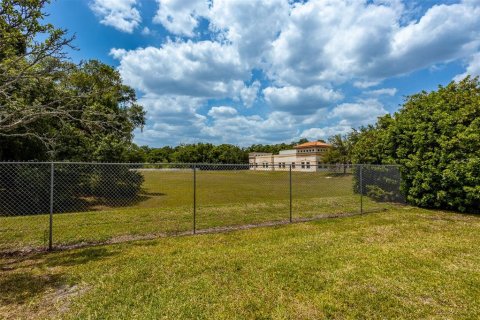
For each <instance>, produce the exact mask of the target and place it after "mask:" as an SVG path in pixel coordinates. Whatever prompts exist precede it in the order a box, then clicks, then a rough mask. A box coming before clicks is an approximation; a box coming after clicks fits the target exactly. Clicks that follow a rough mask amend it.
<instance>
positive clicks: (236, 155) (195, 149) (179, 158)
mask: <svg viewBox="0 0 480 320" xmlns="http://www.w3.org/2000/svg"><path fill="white" fill-rule="evenodd" d="M304 142H308V140H307V139H301V140H299V141H297V142H292V143H289V144H287V143H280V144H271V145H264V144H253V145H251V146H249V147H246V148H241V147H238V146H235V145H232V144H220V145H214V144H211V143H196V144H183V145H179V146H176V147H169V146H166V147H161V148H150V147H146V146H142V147H140V148H138V149H137V153H136V155H137V157H136V159H137V160H139V161H138V162H143V161H145V162H150V163H155V162H156V163H159V162H178V163H248V154H249V153H250V152H269V153H278V152H280V150H285V149H291V148H293V146H295V145H297V144H300V143H304ZM132 157H133V155H132Z"/></svg>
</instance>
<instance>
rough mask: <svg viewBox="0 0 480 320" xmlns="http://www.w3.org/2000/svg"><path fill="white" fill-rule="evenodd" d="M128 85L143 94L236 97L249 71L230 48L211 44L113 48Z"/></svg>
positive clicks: (174, 43) (197, 43) (171, 43)
mask: <svg viewBox="0 0 480 320" xmlns="http://www.w3.org/2000/svg"><path fill="white" fill-rule="evenodd" d="M111 55H112V56H113V57H114V58H116V59H119V61H120V66H119V67H118V69H119V71H120V73H121V74H122V77H123V79H124V80H125V83H126V84H128V85H130V86H133V87H134V88H136V89H137V90H140V91H142V92H144V93H154V94H157V95H161V94H176V95H187V96H194V97H210V98H222V97H234V96H238V95H239V94H240V91H241V90H242V89H243V88H244V81H245V80H248V79H249V78H250V70H249V69H248V67H247V66H246V65H245V64H244V63H243V62H242V61H241V59H240V57H239V55H238V52H237V51H236V50H235V49H234V48H233V47H232V46H229V45H223V44H220V43H217V42H211V41H199V42H192V41H187V42H167V43H165V44H164V45H163V46H162V47H160V48H156V47H147V48H139V49H136V50H131V51H125V50H121V49H112V51H111Z"/></svg>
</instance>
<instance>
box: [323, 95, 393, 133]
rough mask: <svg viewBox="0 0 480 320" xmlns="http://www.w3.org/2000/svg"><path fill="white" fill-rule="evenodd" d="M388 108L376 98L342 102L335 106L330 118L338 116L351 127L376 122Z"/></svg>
mask: <svg viewBox="0 0 480 320" xmlns="http://www.w3.org/2000/svg"><path fill="white" fill-rule="evenodd" d="M386 113H387V110H385V108H384V107H383V104H382V103H380V102H379V101H378V100H376V99H365V100H359V101H357V102H355V103H342V104H339V105H338V106H336V107H335V108H333V110H332V111H331V112H330V114H329V118H337V119H340V120H341V121H343V123H344V124H346V125H349V126H350V127H358V126H362V125H367V124H371V123H375V122H376V120H377V118H378V117H379V116H383V115H385V114H386Z"/></svg>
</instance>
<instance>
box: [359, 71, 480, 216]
mask: <svg viewBox="0 0 480 320" xmlns="http://www.w3.org/2000/svg"><path fill="white" fill-rule="evenodd" d="M353 161H354V162H360V163H392V162H396V163H398V164H401V165H402V168H403V172H402V173H403V175H402V176H403V186H402V188H403V190H404V192H405V194H406V197H407V200H408V201H409V202H410V203H412V204H415V205H418V206H421V207H430V208H445V209H453V210H459V211H461V212H480V83H479V81H478V78H475V79H471V78H470V77H467V78H465V79H464V80H462V81H460V82H452V83H450V84H449V85H448V86H446V87H442V86H440V87H439V88H438V90H437V91H433V92H421V93H419V94H415V95H412V96H410V97H408V98H407V99H406V101H405V103H404V105H403V107H402V108H401V109H400V110H399V112H398V113H396V114H395V115H394V116H393V117H391V116H389V115H387V116H384V117H382V118H380V119H379V121H378V123H377V124H376V125H375V126H371V127H368V128H363V129H361V130H360V132H359V133H358V137H357V143H356V144H355V147H354V150H353Z"/></svg>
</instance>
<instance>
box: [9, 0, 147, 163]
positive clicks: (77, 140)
mask: <svg viewBox="0 0 480 320" xmlns="http://www.w3.org/2000/svg"><path fill="white" fill-rule="evenodd" d="M46 3H48V1H46V0H4V1H2V2H1V3H0V160H2V159H3V160H46V159H55V160H84V161H92V160H95V161H122V160H124V159H126V158H128V153H129V149H130V148H133V147H132V143H131V140H132V131H133V129H135V128H136V127H141V126H142V125H143V124H144V121H145V120H144V116H145V113H144V111H143V109H142V107H141V106H139V105H138V104H137V103H136V97H135V92H134V90H133V89H132V88H130V87H128V86H125V85H123V84H122V80H121V77H120V74H119V73H118V72H117V71H116V70H114V69H113V68H112V67H110V66H108V65H105V64H103V63H101V62H99V61H95V60H93V61H87V62H84V63H81V64H79V65H76V64H73V63H71V62H69V61H68V56H67V55H66V53H65V52H64V50H65V49H66V48H69V47H71V42H72V40H73V38H68V37H67V36H66V35H67V33H66V30H62V29H58V28H55V27H54V26H53V25H51V24H45V23H43V19H44V17H45V14H44V12H43V11H42V10H43V7H44V5H45V4H46ZM39 39H41V40H39Z"/></svg>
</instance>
